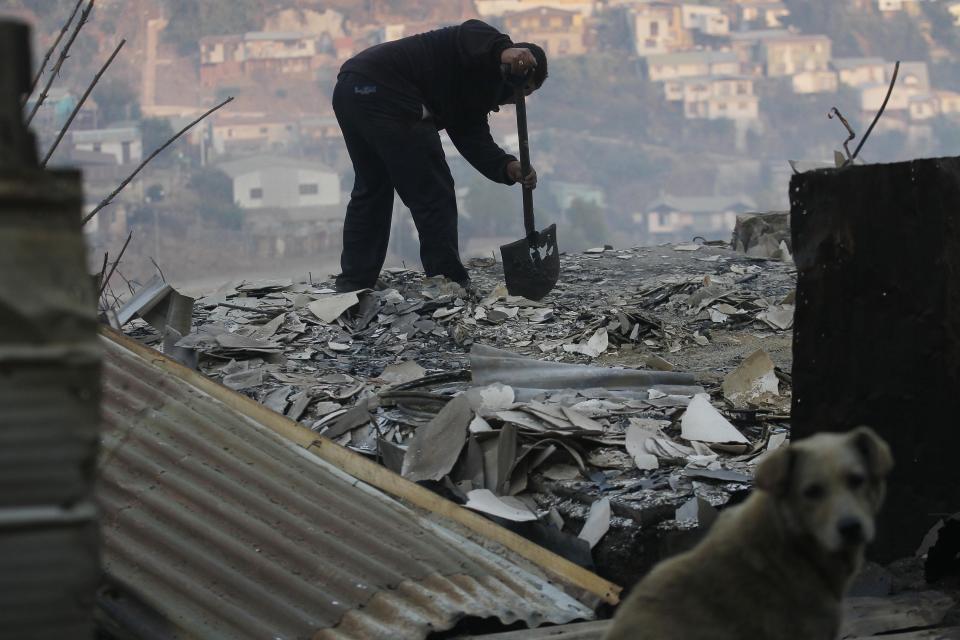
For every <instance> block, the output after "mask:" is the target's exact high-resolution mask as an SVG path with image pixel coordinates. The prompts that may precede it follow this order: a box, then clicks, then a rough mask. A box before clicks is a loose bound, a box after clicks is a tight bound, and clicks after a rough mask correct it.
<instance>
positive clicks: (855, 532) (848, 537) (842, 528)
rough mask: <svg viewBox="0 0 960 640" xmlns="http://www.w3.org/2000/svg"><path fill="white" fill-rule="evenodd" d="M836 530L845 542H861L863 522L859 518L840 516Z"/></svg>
mask: <svg viewBox="0 0 960 640" xmlns="http://www.w3.org/2000/svg"><path fill="white" fill-rule="evenodd" d="M837 530H838V531H839V532H840V537H841V538H842V539H843V541H844V542H845V543H847V544H857V543H860V542H863V524H862V523H861V522H860V519H859V518H854V517H846V518H841V519H840V522H838V523H837Z"/></svg>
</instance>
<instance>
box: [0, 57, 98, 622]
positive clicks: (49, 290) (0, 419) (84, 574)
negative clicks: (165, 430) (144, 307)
mask: <svg viewBox="0 0 960 640" xmlns="http://www.w3.org/2000/svg"><path fill="white" fill-rule="evenodd" d="M11 62H12V61H11V60H10V59H3V58H0V65H7V64H11ZM2 125H3V123H0V128H3V126H2ZM7 132H8V133H9V128H8V129H7ZM4 151H5V150H0V156H2V157H3V158H5V159H6V160H9V158H10V155H8V154H7V155H5V154H4ZM81 202H82V198H81V189H80V175H79V174H78V173H76V172H45V171H40V170H38V169H35V168H26V167H24V168H19V169H12V168H9V169H8V168H5V169H3V170H0V639H6V638H10V639H16V640H41V639H47V638H51V639H53V638H56V639H61V638H76V639H77V640H82V639H83V638H92V637H93V627H94V624H93V612H94V607H93V601H94V593H95V589H96V586H97V583H98V581H99V577H100V571H99V567H98V555H97V551H98V550H97V544H98V542H97V538H98V536H97V534H98V528H97V526H96V524H95V522H96V512H95V510H94V508H93V504H92V492H93V471H94V467H95V462H96V451H97V428H98V422H99V407H100V398H99V394H100V381H99V371H100V352H99V348H98V345H97V340H98V338H97V320H96V304H95V296H94V293H93V290H92V284H91V282H90V277H89V275H88V273H87V265H86V259H85V246H84V241H83V235H82V232H81V228H80V204H81Z"/></svg>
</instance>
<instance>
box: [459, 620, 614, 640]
mask: <svg viewBox="0 0 960 640" xmlns="http://www.w3.org/2000/svg"><path fill="white" fill-rule="evenodd" d="M610 624H611V621H610V620H598V621H597V622H580V623H575V624H565V625H563V626H560V627H547V628H545V629H529V630H527V631H510V632H508V633H495V634H493V635H487V636H476V640H601V638H603V634H604V633H606V631H607V629H609V628H610ZM471 638H474V636H469V637H468V638H464V639H463V640H471Z"/></svg>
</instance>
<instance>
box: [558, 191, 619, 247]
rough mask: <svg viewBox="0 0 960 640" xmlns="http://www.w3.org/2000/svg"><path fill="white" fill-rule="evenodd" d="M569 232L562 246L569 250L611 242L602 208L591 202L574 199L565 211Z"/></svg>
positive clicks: (566, 228)
mask: <svg viewBox="0 0 960 640" xmlns="http://www.w3.org/2000/svg"><path fill="white" fill-rule="evenodd" d="M566 217H567V225H566V227H565V232H566V231H569V233H568V237H567V238H565V239H564V246H565V247H570V249H571V250H574V251H576V250H578V249H587V248H589V247H592V246H597V245H603V244H606V243H609V242H611V240H612V238H610V230H609V228H608V227H607V218H606V215H605V213H604V210H603V208H602V207H601V206H600V205H598V204H597V203H595V202H593V201H591V200H584V199H582V198H574V199H573V200H572V201H571V202H570V206H569V207H567V211H566Z"/></svg>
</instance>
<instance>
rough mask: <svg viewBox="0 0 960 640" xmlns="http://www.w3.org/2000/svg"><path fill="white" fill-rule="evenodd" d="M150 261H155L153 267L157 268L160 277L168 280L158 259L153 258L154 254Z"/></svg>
mask: <svg viewBox="0 0 960 640" xmlns="http://www.w3.org/2000/svg"><path fill="white" fill-rule="evenodd" d="M150 262H152V263H153V267H154V268H155V269H156V270H157V273H159V274H160V279H161V280H163V281H164V282H166V281H167V278H166V277H165V276H164V275H163V270H162V269H161V268H160V265H158V264H157V261H156V260H154V259H153V256H150Z"/></svg>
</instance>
